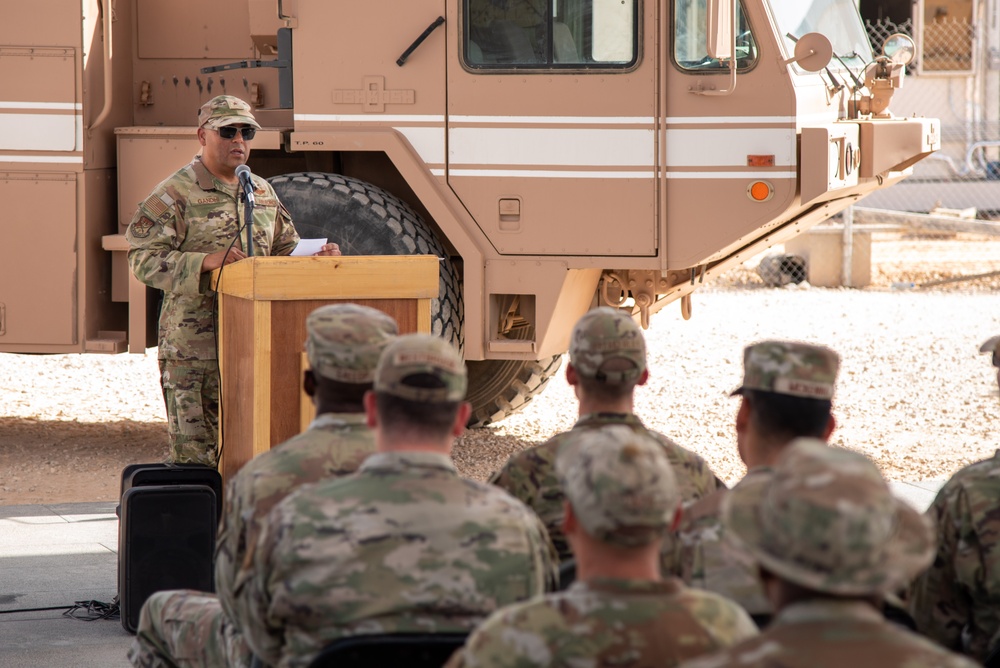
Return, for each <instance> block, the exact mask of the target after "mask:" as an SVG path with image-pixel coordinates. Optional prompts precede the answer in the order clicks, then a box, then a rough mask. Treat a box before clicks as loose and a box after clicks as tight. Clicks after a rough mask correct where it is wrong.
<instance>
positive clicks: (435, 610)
mask: <svg viewBox="0 0 1000 668" xmlns="http://www.w3.org/2000/svg"><path fill="white" fill-rule="evenodd" d="M466 385H467V378H466V368H465V364H464V362H463V361H462V358H461V356H460V355H459V354H458V351H456V350H455V349H454V348H453V347H452V346H451V345H450V344H448V343H447V342H445V341H444V340H442V339H440V338H437V337H434V336H430V335H427V334H410V335H407V336H401V337H399V338H398V339H396V340H395V341H394V342H393V343H392V344H390V345H389V346H388V347H387V348H386V350H385V351H384V352H383V353H382V357H381V359H380V360H379V365H378V368H377V369H376V372H375V385H374V392H371V393H368V394H367V395H366V396H365V408H366V410H367V415H368V424H369V425H370V426H371V427H373V428H374V429H375V441H376V445H377V448H378V452H377V453H376V454H374V455H372V456H371V457H369V458H368V459H367V460H365V462H364V464H362V465H361V468H360V469H358V471H357V473H355V474H354V475H351V476H348V477H345V478H341V479H338V480H330V481H324V482H320V483H317V484H315V485H311V486H309V487H306V488H302V489H300V490H299V491H298V492H296V493H294V494H292V495H290V496H289V497H287V498H286V499H285V500H283V501H282V502H281V503H279V504H278V505H277V506H275V507H274V509H273V510H272V511H271V514H270V515H269V516H268V520H267V522H266V524H265V526H264V528H263V531H262V533H261V536H260V539H259V541H258V543H257V547H256V550H255V551H254V553H253V561H252V564H250V567H249V568H247V569H245V570H243V571H241V573H240V576H241V578H242V580H239V581H238V582H237V585H236V618H237V621H238V623H239V625H240V627H241V628H242V629H244V631H245V633H246V636H247V642H248V643H249V644H250V647H251V648H252V649H253V651H254V653H255V654H256V655H257V656H258V657H260V658H261V659H262V660H263V661H264V662H265V663H268V664H271V665H277V666H307V665H308V664H309V662H310V661H311V660H312V659H313V657H315V656H316V654H317V653H318V652H319V651H320V650H322V649H323V648H324V647H325V646H326V645H328V644H330V643H331V642H333V641H334V640H338V639H340V638H345V637H349V636H358V635H363V634H373V633H434V632H442V633H456V632H468V631H470V630H471V629H472V628H474V627H475V626H476V625H477V624H478V623H479V622H480V621H482V620H483V619H484V618H485V617H486V616H487V615H489V614H490V613H492V612H493V611H494V610H496V609H497V608H499V607H501V606H503V605H506V604H508V603H513V602H515V601H520V600H524V599H527V598H530V597H532V596H536V595H539V594H541V593H543V592H544V591H545V587H546V585H547V584H548V583H551V582H554V579H555V572H554V570H555V569H554V567H553V564H552V560H551V558H550V550H551V544H550V543H549V540H548V537H547V536H546V534H545V527H544V526H542V524H541V522H540V521H539V520H538V518H537V517H536V516H535V515H534V513H532V512H531V510H530V509H529V508H526V507H525V506H524V505H523V504H522V503H520V502H519V501H517V500H516V499H514V498H512V497H510V496H509V495H508V494H505V493H504V492H503V491H501V490H498V489H496V488H495V487H492V486H490V485H486V484H483V483H479V482H475V481H472V480H466V479H463V478H461V477H460V476H459V475H458V472H457V470H456V469H455V465H454V463H453V462H452V460H451V457H450V453H451V446H452V443H453V441H454V439H455V438H456V437H457V436H459V435H460V434H461V433H462V431H463V430H464V428H465V425H466V423H467V422H468V419H469V413H470V406H469V404H468V403H467V402H465V401H463V398H464V397H465V390H466Z"/></svg>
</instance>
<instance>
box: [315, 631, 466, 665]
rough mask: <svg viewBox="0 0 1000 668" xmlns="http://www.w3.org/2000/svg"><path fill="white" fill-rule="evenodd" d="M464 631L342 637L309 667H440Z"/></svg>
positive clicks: (460, 640)
mask: <svg viewBox="0 0 1000 668" xmlns="http://www.w3.org/2000/svg"><path fill="white" fill-rule="evenodd" d="M467 637H468V634H466V633H387V634H380V635H379V634H376V635H361V636H350V637H348V638H341V639H340V640H336V641H334V642H333V643H331V644H329V645H327V646H326V647H325V648H324V649H323V650H322V651H321V652H320V653H319V654H317V655H316V658H314V659H313V660H312V663H310V664H309V668H333V667H334V666H336V668H371V667H372V666H407V668H441V666H443V665H444V664H445V662H447V661H448V659H449V658H450V657H451V655H452V654H453V653H454V652H455V650H456V649H458V648H459V647H461V646H462V645H464V644H465V639H466V638H467Z"/></svg>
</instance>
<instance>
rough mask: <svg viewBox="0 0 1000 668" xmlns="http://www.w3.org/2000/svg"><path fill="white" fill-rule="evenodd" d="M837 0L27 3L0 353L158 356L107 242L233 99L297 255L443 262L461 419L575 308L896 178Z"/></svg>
mask: <svg viewBox="0 0 1000 668" xmlns="http://www.w3.org/2000/svg"><path fill="white" fill-rule="evenodd" d="M877 46H878V48H879V49H880V52H879V54H878V55H875V54H873V52H872V48H871V46H870V45H869V42H868V39H867V37H866V34H865V30H864V27H863V25H862V23H861V20H860V18H859V16H858V11H857V9H856V7H855V4H854V1H853V0H735V2H734V0H434V1H432V0H406V1H402V0H364V2H341V1H337V0H213V1H212V2H202V1H196V0H171V1H170V2H165V1H163V0H31V2H21V3H7V6H6V7H5V8H4V17H3V21H0V81H2V82H3V86H2V87H0V201H2V202H3V208H4V223H3V231H4V239H3V243H2V245H0V352H41V353H67V352H109V353H110V352H122V351H125V350H126V349H128V350H132V351H134V352H139V351H142V350H144V349H145V348H146V347H147V346H150V345H155V334H156V332H155V320H154V318H155V310H156V305H157V297H156V294H155V293H153V292H152V291H150V290H147V288H146V287H145V286H142V285H141V284H139V283H138V282H136V281H135V280H134V279H131V280H130V276H129V272H128V268H127V265H126V262H125V254H126V250H127V245H126V244H125V242H124V238H123V236H122V233H123V232H124V230H125V227H126V225H127V224H128V222H129V220H130V218H131V216H132V213H133V211H134V210H135V207H136V205H137V203H138V202H139V201H140V200H142V199H143V198H144V197H145V195H146V194H147V193H148V192H149V190H150V189H151V188H152V187H153V186H154V185H155V184H156V183H158V182H159V181H160V180H161V179H163V178H165V177H166V176H167V175H169V174H170V173H171V172H173V171H174V170H175V169H177V168H178V167H179V166H181V165H183V164H185V163H187V162H188V161H190V159H191V158H192V156H193V155H194V154H195V153H196V152H197V150H198V148H199V147H198V143H197V140H196V137H195V127H194V123H195V118H196V111H197V109H198V107H199V106H200V105H201V104H202V103H203V102H205V101H206V100H208V99H209V98H211V97H212V96H214V95H218V94H220V93H228V94H232V95H237V96H239V97H242V98H243V99H245V100H247V101H248V102H250V103H251V104H252V105H253V107H254V108H255V113H256V115H257V118H258V120H260V122H261V124H262V125H263V126H264V128H265V129H264V131H262V132H259V133H258V134H257V138H256V140H255V141H254V143H253V145H252V146H253V153H252V155H251V157H250V162H249V166H250V167H251V168H252V170H253V171H254V172H255V173H257V174H260V175H262V176H265V177H268V178H270V179H271V181H272V183H273V184H274V186H275V188H276V189H277V190H278V192H279V195H280V196H281V197H282V199H283V200H284V201H285V203H286V204H287V206H288V208H289V209H290V210H291V212H292V214H293V216H294V219H295V223H296V227H297V228H298V230H299V232H300V234H301V235H302V236H303V237H305V238H319V237H328V238H330V240H332V241H336V242H338V243H339V244H340V245H341V248H343V250H344V252H345V253H348V254H402V253H433V254H436V255H438V256H440V257H441V258H442V262H441V295H440V299H439V300H437V302H436V303H435V312H434V327H435V330H436V332H437V333H439V334H440V335H442V336H444V337H447V338H449V339H451V340H453V341H455V342H456V343H458V344H460V345H461V346H462V347H463V350H464V355H465V358H466V360H467V361H468V363H469V368H470V371H471V379H472V380H471V388H470V398H471V400H472V401H473V403H474V405H475V409H476V413H475V417H474V421H475V422H476V423H479V424H483V423H487V422H490V421H494V420H497V419H500V418H501V417H503V416H504V415H506V414H508V413H510V412H511V411H514V410H516V409H517V408H518V407H519V406H520V405H521V404H523V403H524V402H525V401H527V400H528V399H529V398H530V397H531V395H532V394H533V393H535V392H537V391H538V389H539V388H540V387H541V386H542V385H544V383H545V381H546V380H547V379H548V377H549V376H550V375H551V374H552V373H553V372H554V371H555V369H556V368H557V366H558V364H559V359H560V355H561V353H563V352H564V351H565V350H566V349H567V347H568V336H569V332H570V329H571V327H572V325H573V323H574V322H575V320H576V319H577V318H578V317H579V316H580V315H581V314H582V313H583V312H584V311H586V310H587V309H589V308H591V307H593V306H596V305H601V304H610V305H612V306H618V307H625V308H631V309H632V310H633V312H634V313H635V315H636V317H637V318H639V319H640V320H641V321H642V323H643V324H646V323H648V320H649V317H650V315H651V314H653V313H655V312H656V311H657V310H659V309H661V308H662V307H663V306H664V305H666V304H668V303H669V302H672V301H675V300H680V303H681V308H682V310H683V311H684V312H685V314H689V313H690V310H691V302H690V294H691V292H692V291H693V290H695V289H696V287H697V286H698V284H699V283H701V282H702V281H704V280H705V279H706V278H708V277H710V276H712V275H714V274H717V273H718V272H720V271H723V270H725V269H726V268H728V267H730V266H732V265H733V264H735V263H738V262H741V261H743V260H744V259H746V258H748V257H750V256H751V255H753V254H755V253H757V252H759V251H761V250H763V249H765V248H767V247H768V246H770V245H773V244H775V243H780V242H782V241H784V240H786V239H788V238H790V237H792V236H794V235H796V234H798V233H800V232H802V231H804V230H806V229H807V228H809V227H810V226H811V225H814V224H816V223H818V222H820V221H822V220H824V219H826V218H828V217H829V216H831V215H833V214H835V213H837V212H838V211H840V210H842V209H844V208H845V207H847V206H848V205H850V204H852V203H854V202H856V201H857V200H858V199H859V198H861V197H863V196H864V195H866V194H867V193H870V192H872V191H874V190H876V189H878V188H884V187H886V186H889V185H891V184H893V183H895V182H897V181H899V180H900V179H902V178H904V177H905V176H906V174H907V173H908V168H909V167H910V165H912V164H913V163H915V162H916V161H918V160H920V159H921V158H922V157H924V156H926V155H928V154H929V153H931V152H933V151H934V150H936V149H937V147H938V142H939V141H940V139H939V138H940V129H939V124H938V121H937V120H934V119H926V118H895V117H893V116H892V114H891V113H890V109H889V107H890V105H889V102H890V98H891V96H892V93H893V91H894V89H896V88H898V87H899V86H900V84H901V81H902V75H903V68H904V63H905V62H906V55H907V54H908V53H910V52H911V51H910V49H911V43H909V42H908V41H907V39H906V38H893V39H891V40H890V42H889V43H888V44H887V45H886V47H887V48H886V49H885V50H884V52H883V51H882V50H881V49H882V45H877Z"/></svg>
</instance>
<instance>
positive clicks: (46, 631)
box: [0, 503, 132, 668]
mask: <svg viewBox="0 0 1000 668" xmlns="http://www.w3.org/2000/svg"><path fill="white" fill-rule="evenodd" d="M115 505H116V504H114V503H78V504H60V505H52V506H45V505H33V506H3V507H0V668H22V667H24V668H34V667H36V666H37V667H41V666H45V667H47V668H49V667H57V666H81V667H83V666H93V667H94V668H104V667H108V668H114V667H116V666H127V665H128V661H127V660H126V658H125V651H126V649H127V648H128V646H129V645H130V644H131V642H132V637H131V636H130V635H129V634H128V633H127V632H126V631H125V629H124V628H122V625H121V622H120V621H119V620H118V619H110V620H96V621H84V620H82V619H75V618H72V617H69V616H66V615H64V612H66V610H67V609H69V608H71V607H72V606H74V605H75V604H76V603H77V602H78V601H101V602H103V603H107V604H110V603H111V602H112V600H113V599H114V597H115V596H116V595H117V593H118V517H117V516H116V515H115ZM39 608H55V609H51V610H39ZM79 614H82V613H79Z"/></svg>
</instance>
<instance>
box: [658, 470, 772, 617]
mask: <svg viewBox="0 0 1000 668" xmlns="http://www.w3.org/2000/svg"><path fill="white" fill-rule="evenodd" d="M748 475H753V472H752V471H751V472H750V473H749V474H748ZM727 494H729V490H725V489H723V490H717V491H715V492H713V493H712V494H710V495H708V496H706V497H704V498H702V499H698V500H697V501H695V502H694V503H693V504H692V505H690V506H688V507H686V508H685V509H684V513H683V516H682V518H681V525H680V527H678V529H677V531H676V532H675V533H674V534H673V535H672V536H671V539H670V540H668V541H666V542H665V543H664V552H663V555H662V556H663V560H662V568H663V571H664V573H666V574H670V575H675V576H677V577H679V578H681V579H682V580H683V581H684V582H685V584H687V585H689V586H692V587H696V588H698V589H704V590H706V591H712V592H715V593H717V594H720V595H722V596H725V597H726V598H729V599H732V600H733V601H735V602H736V603H738V604H739V605H740V606H742V607H743V608H744V609H745V610H746V611H747V612H749V613H750V614H751V615H753V616H754V618H755V619H757V620H760V621H761V622H766V620H767V618H768V617H769V616H770V615H771V604H770V602H768V600H767V598H766V597H765V596H764V590H763V588H762V587H761V584H760V578H759V577H758V575H757V562H756V561H755V560H754V559H753V557H752V556H750V554H749V553H747V551H746V550H743V549H741V548H740V547H739V546H738V545H737V544H736V543H734V542H731V541H729V540H727V539H726V537H725V529H724V527H723V525H722V502H723V500H724V499H725V497H726V495H727Z"/></svg>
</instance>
